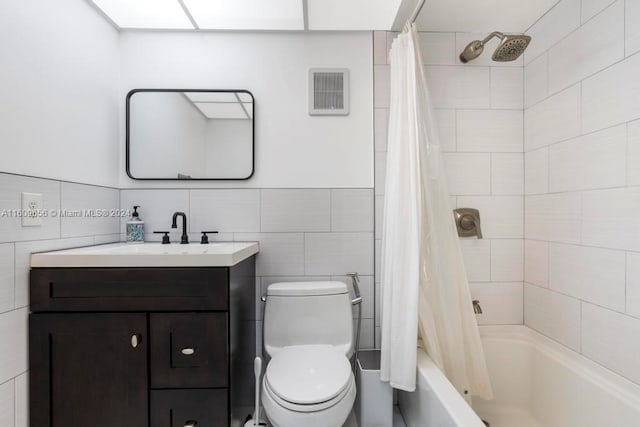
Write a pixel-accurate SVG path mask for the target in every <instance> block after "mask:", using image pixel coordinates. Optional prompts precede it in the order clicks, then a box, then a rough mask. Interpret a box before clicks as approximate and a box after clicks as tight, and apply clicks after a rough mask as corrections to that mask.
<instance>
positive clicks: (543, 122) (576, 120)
mask: <svg viewBox="0 0 640 427" xmlns="http://www.w3.org/2000/svg"><path fill="white" fill-rule="evenodd" d="M565 1H566V0H565ZM578 135H580V85H575V86H572V87H570V88H568V89H565V90H563V91H562V92H560V93H558V94H556V95H553V96H550V97H549V98H547V99H545V100H544V101H541V102H539V103H537V104H536V105H534V106H532V107H531V108H528V109H526V110H525V112H524V148H525V151H531V150H535V149H536V148H540V147H544V146H546V145H549V144H552V143H554V142H558V141H562V140H565V139H569V138H573V137H575V136H578Z"/></svg>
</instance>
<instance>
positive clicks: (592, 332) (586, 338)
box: [582, 303, 640, 383]
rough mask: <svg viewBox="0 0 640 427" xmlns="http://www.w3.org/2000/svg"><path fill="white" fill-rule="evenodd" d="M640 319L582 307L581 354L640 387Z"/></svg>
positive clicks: (593, 307)
mask: <svg viewBox="0 0 640 427" xmlns="http://www.w3.org/2000/svg"><path fill="white" fill-rule="evenodd" d="M638 336H640V319H635V318H633V317H629V316H625V315H623V314H619V313H615V312H613V311H611V310H606V309H604V308H602V307H598V306H595V305H591V304H586V303H583V304H582V353H583V354H584V355H585V356H587V357H589V358H591V359H593V360H595V361H596V362H598V363H601V364H602V365H604V366H606V367H607V368H609V369H611V370H612V371H614V372H617V373H619V374H620V375H623V376H625V377H627V378H628V379H630V380H631V381H635V382H636V383H640V364H639V363H638V354H640V340H638V339H636V338H637V337H638Z"/></svg>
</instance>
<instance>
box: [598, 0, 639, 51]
mask: <svg viewBox="0 0 640 427" xmlns="http://www.w3.org/2000/svg"><path fill="white" fill-rule="evenodd" d="M601 1H604V0H601ZM625 8H626V9H625V26H624V28H625V35H624V36H625V54H626V56H631V55H633V54H634V53H636V52H638V51H640V26H638V21H640V4H638V2H637V1H633V0H629V1H627V2H625Z"/></svg>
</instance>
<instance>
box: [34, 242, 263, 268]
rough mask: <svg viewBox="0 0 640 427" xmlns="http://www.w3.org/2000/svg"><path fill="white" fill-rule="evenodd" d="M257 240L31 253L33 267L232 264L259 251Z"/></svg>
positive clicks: (127, 245)
mask: <svg viewBox="0 0 640 427" xmlns="http://www.w3.org/2000/svg"><path fill="white" fill-rule="evenodd" d="M258 250H259V246H258V243H257V242H214V243H210V244H208V245H201V244H199V243H192V244H188V245H180V244H177V243H172V244H169V245H162V244H160V243H144V244H130V243H114V244H110V245H99V246H87V247H84V248H76V249H66V250H62V251H54V252H43V253H38V254H32V255H31V267H231V266H233V265H235V264H237V263H239V262H240V261H243V260H245V259H247V258H248V257H250V256H251V255H254V254H256V253H257V252H258Z"/></svg>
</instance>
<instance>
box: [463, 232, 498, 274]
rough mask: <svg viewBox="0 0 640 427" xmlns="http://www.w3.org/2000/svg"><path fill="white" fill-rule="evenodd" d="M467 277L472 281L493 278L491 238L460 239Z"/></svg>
mask: <svg viewBox="0 0 640 427" xmlns="http://www.w3.org/2000/svg"><path fill="white" fill-rule="evenodd" d="M460 246H461V248H462V255H463V257H464V265H465V269H466V271H467V278H468V279H469V281H470V282H488V281H490V280H491V240H487V239H476V238H475V237H469V238H462V239H460Z"/></svg>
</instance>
